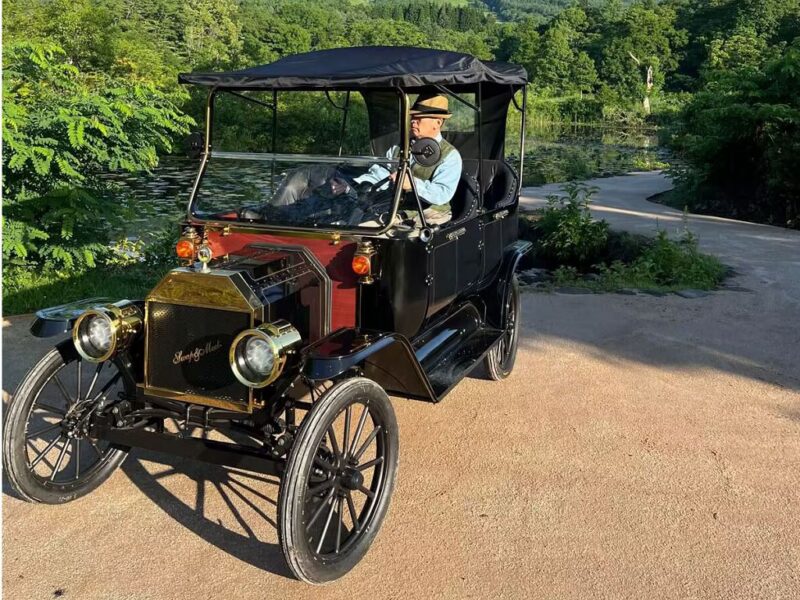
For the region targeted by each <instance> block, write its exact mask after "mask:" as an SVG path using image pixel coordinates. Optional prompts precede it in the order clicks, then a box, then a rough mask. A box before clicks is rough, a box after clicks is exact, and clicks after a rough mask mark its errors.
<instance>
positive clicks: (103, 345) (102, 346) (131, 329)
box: [72, 300, 144, 363]
mask: <svg viewBox="0 0 800 600" xmlns="http://www.w3.org/2000/svg"><path fill="white" fill-rule="evenodd" d="M143 329H144V319H143V316H142V310H141V309H140V308H139V307H138V306H136V305H135V304H134V303H133V302H131V301H130V300H120V301H119V302H115V303H114V304H106V305H104V306H97V307H95V308H91V309H89V310H87V311H86V312H84V313H83V314H81V316H80V317H78V319H77V320H76V321H75V325H74V326H73V327H72V341H73V343H74V344H75V349H76V350H77V351H78V354H80V355H81V356H82V357H83V358H84V359H86V360H88V361H89V362H94V363H100V362H103V361H106V360H108V359H109V358H111V357H112V356H114V354H116V353H117V352H119V351H120V350H123V349H124V348H127V347H128V346H129V345H130V344H131V342H132V341H133V340H134V338H135V337H136V336H137V335H138V334H139V333H140V332H141V331H142V330H143Z"/></svg>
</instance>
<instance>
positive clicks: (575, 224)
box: [537, 183, 608, 268]
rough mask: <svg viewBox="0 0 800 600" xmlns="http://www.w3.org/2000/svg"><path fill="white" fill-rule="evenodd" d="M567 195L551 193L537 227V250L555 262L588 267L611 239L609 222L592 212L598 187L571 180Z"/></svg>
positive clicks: (545, 258) (549, 260) (543, 256)
mask: <svg viewBox="0 0 800 600" xmlns="http://www.w3.org/2000/svg"><path fill="white" fill-rule="evenodd" d="M563 189H564V191H565V192H566V193H567V195H566V197H561V196H550V197H548V199H547V207H546V208H545V209H544V213H543V214H542V218H541V220H540V221H539V222H538V224H537V229H538V230H539V233H540V235H541V237H540V239H539V245H538V248H537V253H538V255H539V257H540V258H542V259H543V260H545V261H546V262H549V263H551V264H559V265H569V266H574V267H577V268H586V267H588V266H590V265H592V264H594V263H595V262H596V261H597V259H598V257H599V256H600V255H601V253H602V252H603V249H604V248H605V246H606V242H607V241H608V223H606V222H605V221H595V220H593V219H592V215H591V213H590V212H589V201H590V200H591V196H592V195H593V194H595V193H596V192H597V188H593V187H589V186H586V185H585V184H581V183H567V184H565V185H564V187H563Z"/></svg>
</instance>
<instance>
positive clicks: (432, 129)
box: [411, 117, 444, 138]
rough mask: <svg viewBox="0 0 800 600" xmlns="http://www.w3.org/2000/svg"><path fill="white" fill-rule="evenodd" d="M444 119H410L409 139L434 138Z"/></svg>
mask: <svg viewBox="0 0 800 600" xmlns="http://www.w3.org/2000/svg"><path fill="white" fill-rule="evenodd" d="M443 122H444V119H440V118H438V117H411V137H412V138H423V137H432V138H435V137H436V136H437V135H439V132H440V131H441V130H442V123H443Z"/></svg>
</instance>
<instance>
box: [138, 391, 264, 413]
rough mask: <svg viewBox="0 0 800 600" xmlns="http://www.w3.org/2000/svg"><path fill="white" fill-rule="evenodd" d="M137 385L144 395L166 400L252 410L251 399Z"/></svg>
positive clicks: (236, 409)
mask: <svg viewBox="0 0 800 600" xmlns="http://www.w3.org/2000/svg"><path fill="white" fill-rule="evenodd" d="M137 387H140V388H141V389H142V392H143V393H144V394H145V395H148V396H156V397H158V398H164V399H166V400H177V401H178V402H186V403H188V404H201V405H203V406H214V407H216V408H225V409H229V410H235V411H238V412H242V413H252V412H253V403H252V400H251V401H250V402H248V403H246V404H245V403H244V402H232V401H228V400H220V399H219V398H211V397H209V396H199V395H197V394H186V393H184V392H177V391H175V390H168V389H166V388H159V387H148V386H147V385H139V386H137ZM251 396H252V393H251Z"/></svg>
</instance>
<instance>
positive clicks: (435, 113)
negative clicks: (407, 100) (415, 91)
mask: <svg viewBox="0 0 800 600" xmlns="http://www.w3.org/2000/svg"><path fill="white" fill-rule="evenodd" d="M410 113H411V116H412V117H414V116H425V117H438V118H440V119H449V118H450V117H452V116H453V115H452V114H450V111H449V110H448V103H447V96H442V95H441V94H434V95H427V96H420V97H419V98H417V101H416V102H414V106H412V107H411V111H410Z"/></svg>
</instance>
